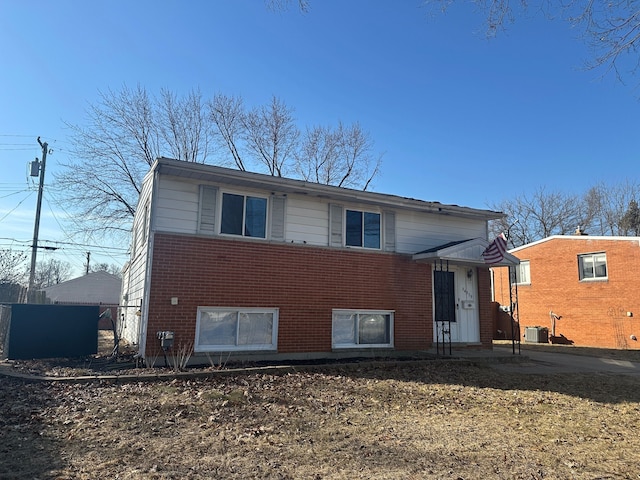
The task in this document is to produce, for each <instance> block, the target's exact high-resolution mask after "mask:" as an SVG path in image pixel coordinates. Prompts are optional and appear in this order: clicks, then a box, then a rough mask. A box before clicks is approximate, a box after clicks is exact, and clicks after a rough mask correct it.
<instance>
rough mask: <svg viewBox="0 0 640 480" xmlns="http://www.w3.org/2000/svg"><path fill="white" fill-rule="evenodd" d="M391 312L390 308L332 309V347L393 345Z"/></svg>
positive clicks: (388, 346) (380, 346) (382, 346)
mask: <svg viewBox="0 0 640 480" xmlns="http://www.w3.org/2000/svg"><path fill="white" fill-rule="evenodd" d="M393 314H394V312H393V311H391V310H334V311H333V322H332V334H331V344H332V346H333V348H390V347H393Z"/></svg>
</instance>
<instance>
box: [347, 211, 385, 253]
mask: <svg viewBox="0 0 640 480" xmlns="http://www.w3.org/2000/svg"><path fill="white" fill-rule="evenodd" d="M345 233H346V241H345V244H346V245H347V246H350V247H364V248H380V214H379V213H372V212H362V211H358V210H347V213H346V228H345Z"/></svg>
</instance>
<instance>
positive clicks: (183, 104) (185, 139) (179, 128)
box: [157, 89, 212, 162]
mask: <svg viewBox="0 0 640 480" xmlns="http://www.w3.org/2000/svg"><path fill="white" fill-rule="evenodd" d="M157 107H158V108H157V110H158V113H159V115H158V119H157V121H158V125H159V130H160V132H161V134H162V138H163V140H164V141H165V142H166V145H167V147H168V149H169V152H170V156H171V157H172V158H175V159H176V160H183V161H185V162H203V161H204V160H205V159H206V158H207V156H208V153H209V142H210V140H211V134H212V132H211V127H210V125H211V124H210V121H209V118H208V115H207V111H206V105H205V104H204V103H203V101H202V94H201V93H200V91H198V90H192V91H191V92H189V93H188V94H187V95H186V96H185V97H178V96H177V95H176V94H175V93H173V92H170V91H169V90H165V89H163V90H161V92H160V98H159V99H158V105H157Z"/></svg>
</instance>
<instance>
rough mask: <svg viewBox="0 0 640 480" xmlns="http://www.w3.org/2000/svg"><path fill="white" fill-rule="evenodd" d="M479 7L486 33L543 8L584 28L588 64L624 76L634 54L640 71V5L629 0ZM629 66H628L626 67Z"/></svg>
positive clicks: (478, 1)
mask: <svg viewBox="0 0 640 480" xmlns="http://www.w3.org/2000/svg"><path fill="white" fill-rule="evenodd" d="M453 1H454V0H423V5H425V6H426V7H427V8H428V9H433V8H434V7H435V8H436V9H437V10H441V11H444V10H446V9H447V7H448V6H449V5H451V4H452V3H453ZM469 3H472V4H473V5H474V6H475V7H476V8H477V9H479V10H480V11H481V12H482V14H483V16H484V18H485V25H486V35H487V36H488V37H494V36H495V35H497V34H498V32H500V31H501V30H504V29H505V28H506V26H507V25H508V24H511V23H513V22H514V21H515V20H516V18H517V17H518V16H520V15H523V14H526V12H529V11H538V12H542V14H543V15H545V16H546V17H548V18H561V19H563V20H564V21H566V22H568V23H569V24H570V25H571V27H572V28H573V29H574V30H576V31H579V32H581V34H582V37H583V40H584V41H585V43H586V44H587V45H588V46H589V47H590V49H591V52H592V56H593V58H592V59H591V60H589V61H588V62H587V67H588V68H596V67H604V68H605V69H606V70H607V71H609V70H612V71H614V72H615V74H616V76H617V77H618V78H619V79H621V78H622V76H623V75H622V72H621V67H622V66H623V65H624V58H625V57H627V56H631V58H632V64H631V65H630V66H629V67H628V69H629V72H631V73H636V72H637V70H638V67H640V58H638V57H637V56H635V54H636V53H637V51H638V45H639V42H640V6H639V5H638V2H634V1H629V0H611V1H607V2H596V1H592V0H589V1H586V2H585V1H579V0H537V1H532V0H470V1H469ZM623 68H624V69H626V68H627V67H623Z"/></svg>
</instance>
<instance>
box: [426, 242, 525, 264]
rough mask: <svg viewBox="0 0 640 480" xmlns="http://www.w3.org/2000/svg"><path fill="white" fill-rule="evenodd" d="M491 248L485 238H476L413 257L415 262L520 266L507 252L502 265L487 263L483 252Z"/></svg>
mask: <svg viewBox="0 0 640 480" xmlns="http://www.w3.org/2000/svg"><path fill="white" fill-rule="evenodd" d="M488 246H489V242H488V241H487V240H485V239H484V238H474V239H471V240H467V241H465V242H461V243H457V244H455V245H451V246H448V247H447V246H443V248H440V249H435V248H434V249H430V250H428V251H425V252H419V253H416V254H415V255H413V260H415V261H418V262H420V261H423V262H432V261H436V260H445V261H448V262H449V263H452V264H459V265H483V266H486V267H505V266H513V265H518V264H519V263H520V260H519V259H518V258H517V257H515V256H513V255H511V254H510V253H508V252H505V255H504V259H503V260H502V261H501V262H500V263H494V264H491V265H490V264H488V263H485V261H484V258H483V257H482V252H484V251H485V250H486V248H487V247H488Z"/></svg>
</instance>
